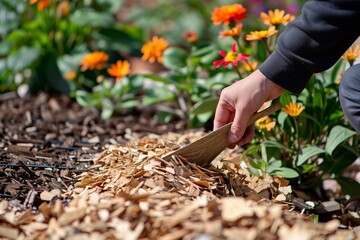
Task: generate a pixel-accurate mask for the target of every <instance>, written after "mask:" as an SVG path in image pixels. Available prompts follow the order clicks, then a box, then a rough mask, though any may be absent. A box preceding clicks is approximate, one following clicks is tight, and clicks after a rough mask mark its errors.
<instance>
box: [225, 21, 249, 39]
mask: <svg viewBox="0 0 360 240" xmlns="http://www.w3.org/2000/svg"><path fill="white" fill-rule="evenodd" d="M242 29H243V25H242V24H241V23H240V24H238V25H236V26H235V27H233V28H231V29H230V30H225V31H222V32H220V36H222V37H238V36H240V33H241V31H242Z"/></svg>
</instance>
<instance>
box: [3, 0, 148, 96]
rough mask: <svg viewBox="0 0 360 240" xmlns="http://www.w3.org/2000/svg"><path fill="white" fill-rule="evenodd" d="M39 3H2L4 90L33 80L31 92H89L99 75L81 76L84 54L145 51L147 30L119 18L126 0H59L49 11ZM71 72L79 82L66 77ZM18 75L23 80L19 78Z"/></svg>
mask: <svg viewBox="0 0 360 240" xmlns="http://www.w3.org/2000/svg"><path fill="white" fill-rule="evenodd" d="M37 4H38V3H35V4H30V2H29V1H20V0H15V1H8V0H1V1H0V9H1V10H0V11H1V17H0V40H1V44H0V86H1V87H0V92H4V91H12V90H16V88H17V87H18V86H19V85H21V84H29V85H30V86H29V90H30V91H31V92H36V91H39V90H45V91H56V92H61V93H65V94H69V93H70V92H72V91H74V90H78V89H83V90H88V89H91V88H92V87H94V86H95V85H96V84H97V83H96V77H97V76H95V75H91V74H84V75H83V76H80V75H81V74H82V73H81V72H80V71H78V70H79V65H80V61H81V60H82V58H78V56H79V55H81V56H84V55H85V54H86V53H88V52H91V51H94V50H105V51H108V52H109V53H111V52H117V53H120V54H122V53H129V52H131V53H136V52H139V51H140V47H141V41H142V39H141V36H142V34H137V33H136V32H140V31H141V29H139V28H137V29H134V28H130V27H129V28H126V26H124V25H123V26H121V25H119V24H117V22H116V18H115V14H116V13H117V12H118V11H119V10H120V8H121V6H122V1H118V0H116V1H115V0H96V1H95V0H94V1H60V0H54V1H50V5H49V6H45V8H44V9H40V8H38V5H37ZM138 37H139V38H138ZM119 39H123V41H119ZM125 40H126V42H124V41H125ZM129 43H131V44H129ZM74 59H76V61H74ZM60 62H61V64H60ZM64 66H66V67H64ZM70 66H71V68H70ZM49 69H51V70H53V71H55V72H53V73H52V72H50V70H49ZM69 71H75V72H76V73H77V75H78V76H77V78H78V79H80V80H79V81H78V82H77V83H75V82H69V81H66V80H65V78H66V77H65V76H66V74H67V73H68V72H69ZM15 76H17V79H20V81H21V82H19V80H17V82H15Z"/></svg>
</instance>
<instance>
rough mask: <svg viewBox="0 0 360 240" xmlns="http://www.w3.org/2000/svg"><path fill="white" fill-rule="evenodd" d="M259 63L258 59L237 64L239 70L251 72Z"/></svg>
mask: <svg viewBox="0 0 360 240" xmlns="http://www.w3.org/2000/svg"><path fill="white" fill-rule="evenodd" d="M258 65H259V62H258V61H245V62H243V66H239V71H240V72H241V73H243V72H248V73H249V72H253V71H255V70H256V69H257V67H258Z"/></svg>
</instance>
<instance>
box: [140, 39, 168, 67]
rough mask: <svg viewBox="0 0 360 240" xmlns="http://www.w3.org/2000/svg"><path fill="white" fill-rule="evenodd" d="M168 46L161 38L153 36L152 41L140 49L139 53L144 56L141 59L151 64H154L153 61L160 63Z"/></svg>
mask: <svg viewBox="0 0 360 240" xmlns="http://www.w3.org/2000/svg"><path fill="white" fill-rule="evenodd" d="M168 46H169V44H168V43H167V42H166V41H165V40H164V39H163V38H159V37H157V36H154V37H153V38H152V41H149V42H147V43H145V44H144V46H143V47H142V48H141V52H142V53H143V54H144V55H143V56H142V57H141V59H142V60H144V61H145V60H149V62H151V63H153V62H155V60H156V61H158V62H159V63H162V58H163V53H164V51H165V50H166V49H167V48H168Z"/></svg>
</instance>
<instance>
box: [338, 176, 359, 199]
mask: <svg viewBox="0 0 360 240" xmlns="http://www.w3.org/2000/svg"><path fill="white" fill-rule="evenodd" d="M336 181H337V182H338V183H339V184H340V185H341V187H342V192H343V193H345V194H349V195H350V196H352V197H357V196H360V183H358V182H357V181H355V180H354V179H352V178H346V177H339V178H336Z"/></svg>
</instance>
